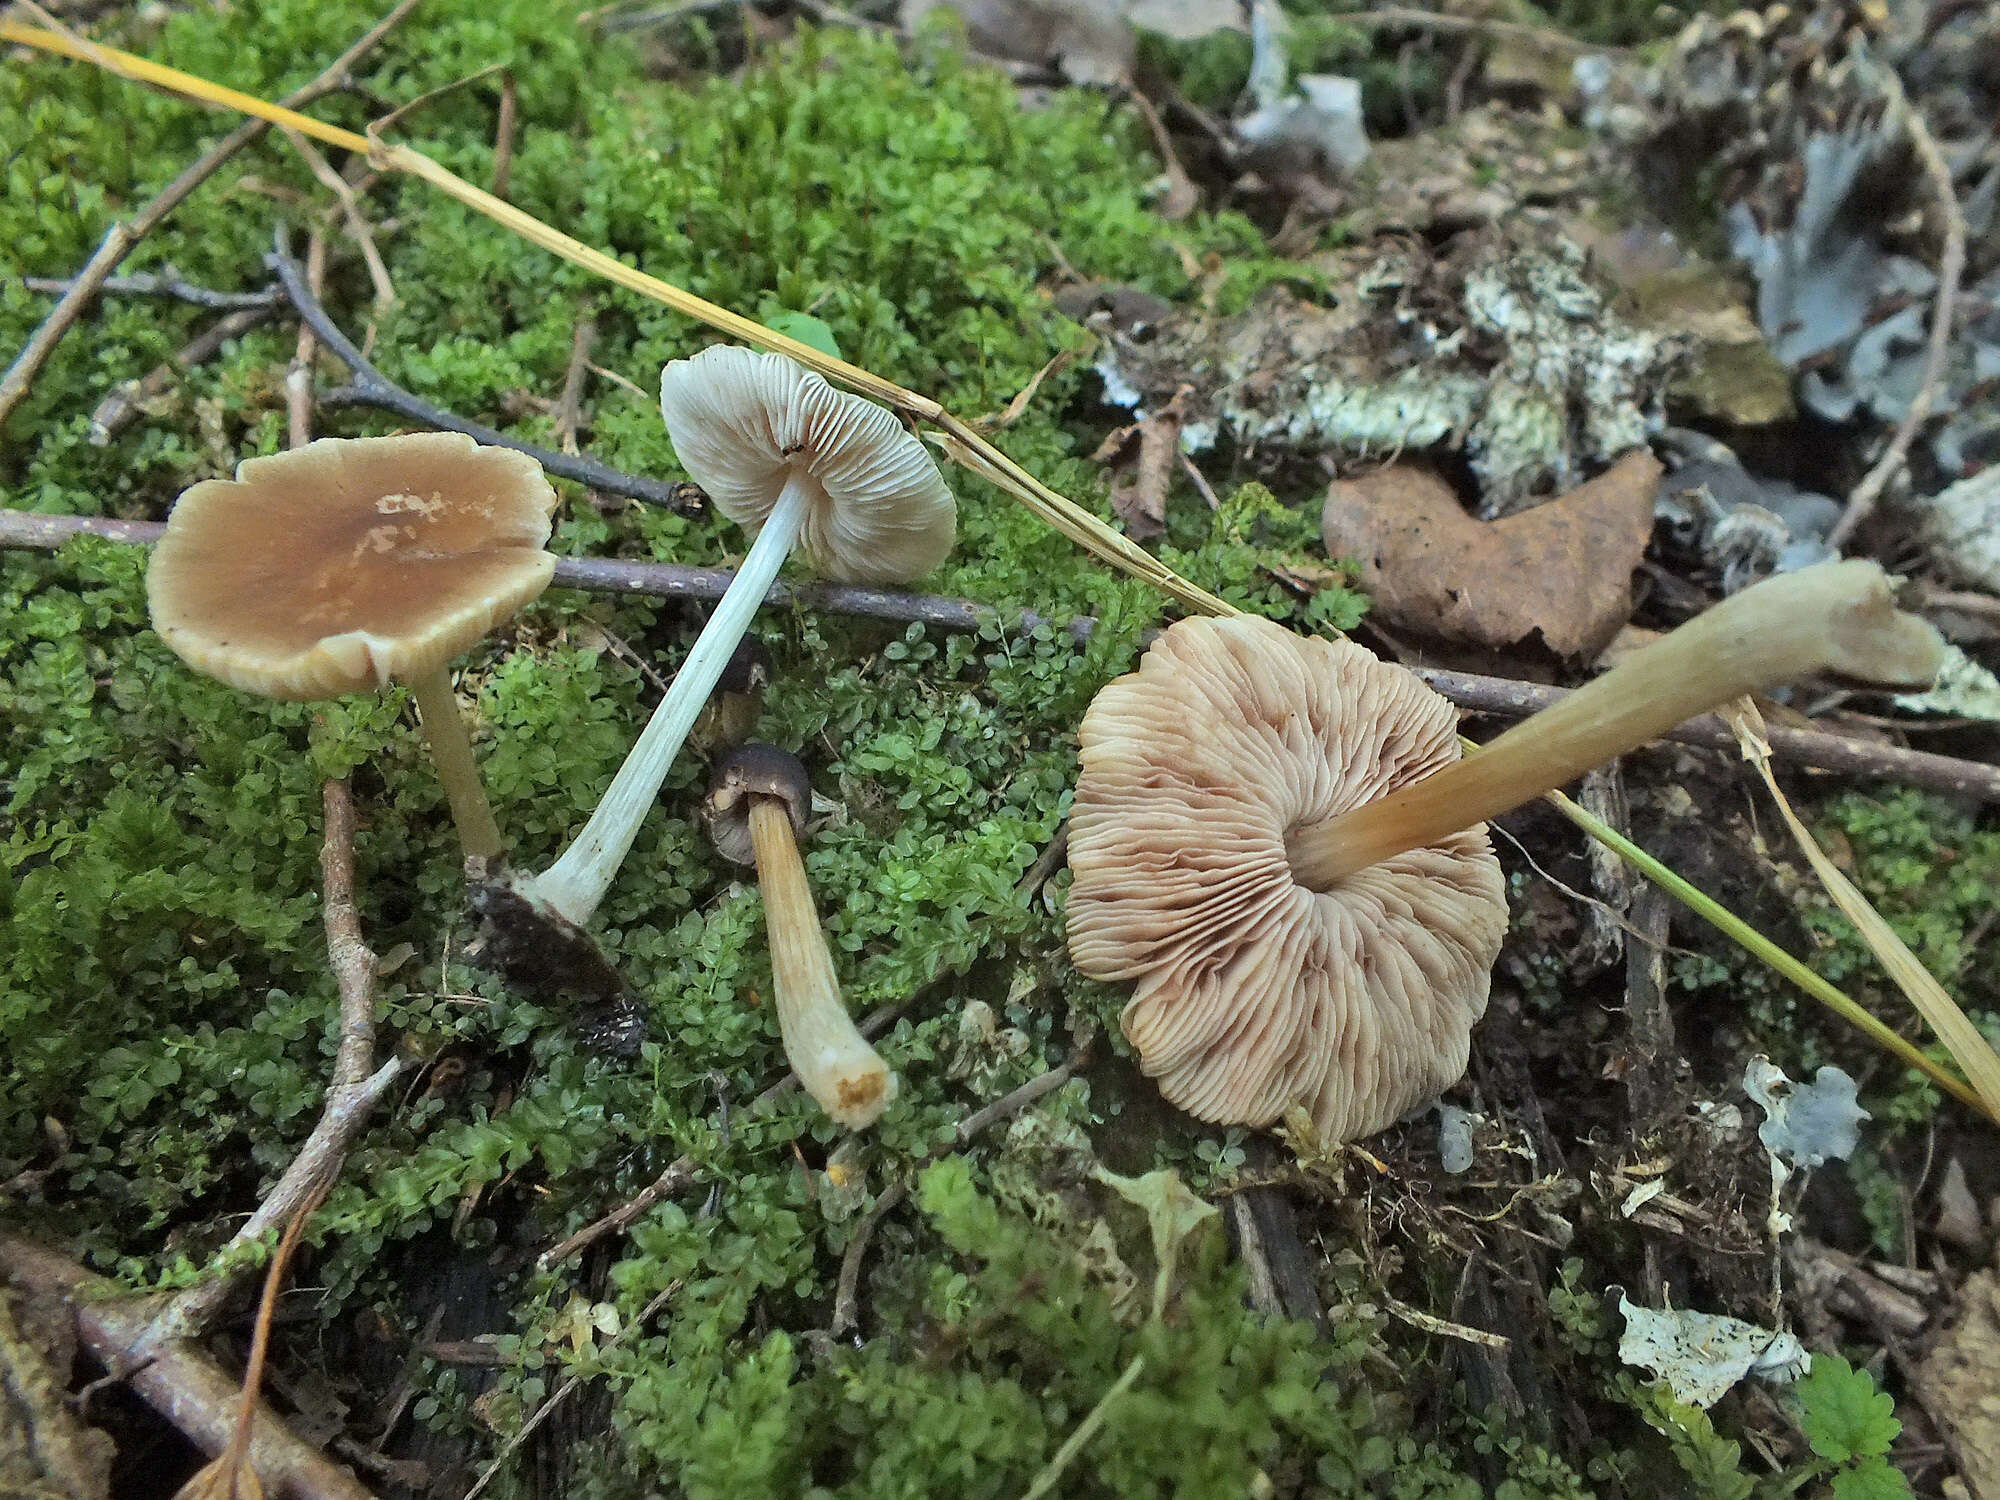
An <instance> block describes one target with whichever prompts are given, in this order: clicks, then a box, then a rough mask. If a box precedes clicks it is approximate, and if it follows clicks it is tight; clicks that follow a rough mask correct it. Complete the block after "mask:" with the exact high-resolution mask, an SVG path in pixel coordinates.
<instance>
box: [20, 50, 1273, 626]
mask: <svg viewBox="0 0 2000 1500" xmlns="http://www.w3.org/2000/svg"><path fill="white" fill-rule="evenodd" d="M0 41H10V42H18V43H20V44H21V45H23V46H27V47H36V48H39V49H41V50H42V51H44V52H53V53H57V54H59V55H61V56H63V57H72V58H76V59H78V60H79V61H83V62H89V63H95V64H96V65H97V66H99V67H101V68H104V69H106V70H107V71H109V72H112V73H116V74H119V75H120V76H121V77H125V78H131V79H135V80H137V81H139V82H142V83H150V84H154V85H157V86H158V87H160V88H164V89H170V90H172V91H173V92H175V93H178V94H183V95H186V96H187V97H189V98H193V99H201V100H205V101H207V102H208V103H211V104H220V105H224V106H226V107H228V108H230V109H234V110H239V111H241V112H242V113H244V114H247V115H253V116H255V117H256V118H258V119H261V120H269V121H270V122H271V123H272V124H274V125H287V126H290V127H291V128H292V129H294V130H297V131H299V132H300V133H301V134H303V135H308V136H311V137H312V138H313V139H315V140H319V141H324V142H325V143H326V144H328V145H330V146H339V147H342V148H343V149H345V150H349V151H359V152H362V153H363V154H365V155H366V156H367V157H368V159H369V161H370V163H371V164H372V165H374V166H375V167H376V168H378V169H380V170H385V171H396V172H405V173H408V174H409V175H410V176H412V177H417V178H421V179H422V180H423V181H425V182H428V183H429V184H431V186H433V187H435V188H437V189H438V190H439V191H440V192H442V193H444V194H446V195H447V196H449V197H452V198H455V199H457V200H458V201H459V202H460V203H463V204H465V205H466V207H468V208H471V209H473V210H475V211H476V212H478V213H481V214H484V215H485V216H486V217H487V218H489V219H492V220H493V221H494V222H495V223H497V224H500V225H502V226H504V227H505V228H507V229H511V230H512V231H513V232H514V233H515V234H518V235H520V236H521V238H523V239H525V240H528V241H530V242H531V243H533V244H537V245H540V246H541V247H542V248H543V249H544V250H547V251H550V252H551V253H553V254H555V255H559V256H561V257H562V258H563V259H564V260H567V261H569V262H570V263H572V264H573V265H578V266H582V267H583V268H584V269H585V270H587V271H590V272H592V273H593V274H595V275H598V276H601V277H603V278H604V279H605V280H606V281H609V282H611V283H613V284H614V285H617V286H622V287H624V288H626V289H627V290H628V291H634V292H637V293H639V294H640V295H641V296H643V297H650V298H651V299H652V300H653V301H655V302H659V303H662V304H664V305H665V306H667V307H671V308H672V309H673V310H674V311H675V312H678V313H681V314H683V315H684V316H686V317H690V318H693V319H695V320H696V321H697V322H701V323H706V324H707V325H708V326H709V327H711V328H715V329H718V330H720V331H721V332H723V333H726V334H728V335H729V336H730V337H731V338H734V339H740V340H741V341H743V342H744V343H746V344H755V345H757V346H758V347H759V348H763V349H770V350H773V351H775V352H776V353H779V354H785V355H789V356H790V357H791V358H793V359H795V360H797V361H798V362H799V363H800V364H802V365H804V366H805V367H806V368H807V369H809V370H815V371H817V372H818V373H819V374H821V375H823V376H825V377H826V378H827V379H828V380H833V381H838V382H839V383H840V384H842V385H844V386H846V387H848V388H849V389H850V390H855V391H859V392H860V393H861V394H862V395H864V396H868V397H870V398H872V399H874V400H876V401H880V402H882V403H884V404H885V405H888V406H891V407H894V408H895V409H896V410H898V411H901V412H903V413H905V414H906V415H908V416H909V417H911V418H912V419H914V420H916V421H919V422H930V423H933V424H934V425H936V426H938V427H941V428H943V429H944V431H945V432H946V433H947V434H948V438H947V449H948V451H952V452H953V454H954V456H955V457H958V458H959V459H960V461H961V462H964V463H965V464H966V466H967V467H968V468H970V469H972V470H973V471H974V472H975V473H977V474H979V475H980V476H981V477H982V478H984V479H986V480H987V481H988V482H989V483H991V484H992V485H994V486H995V487H996V488H998V489H1001V490H1003V491H1005V492H1006V493H1007V494H1009V495H1012V496H1013V497H1014V498H1015V499H1016V500H1017V501H1019V502H1020V503H1021V504H1023V505H1025V506H1026V507H1027V508H1028V509H1029V510H1030V511H1032V512H1033V513H1034V514H1035V515H1037V516H1039V517H1041V518H1042V519H1043V520H1044V521H1046V522H1048V523H1049V524H1050V525H1051V526H1053V527H1055V529H1056V530H1058V531H1059V532H1061V533H1062V534H1063V535H1064V536H1065V537H1067V538H1069V540H1071V541H1072V542H1075V543H1076V544H1077V545H1078V546H1080V547H1082V548H1083V549H1084V550H1085V551H1086V552H1089V553H1091V554H1092V555H1093V556H1095V557H1097V558H1098V559H1100V560H1101V561H1103V562H1107V563H1109V564H1111V566H1113V567H1115V568H1118V569H1120V570H1122V571H1124V572H1126V573H1130V574H1132V575H1133V576H1134V577H1136V578H1139V579H1141V580H1143V581H1144V582H1147V583H1150V584H1152V585H1153V586H1154V587H1155V588H1157V589H1159V590H1160V591H1161V592H1163V593H1165V594H1166V595H1167V596H1168V597H1170V598H1172V599H1175V600H1177V601H1178V602H1179V603H1181V604H1182V605H1183V606H1185V607H1186V608H1188V609H1191V610H1194V611H1196V612H1197V613H1200V614H1211V615H1229V614H1235V613H1236V612H1237V611H1236V609H1235V607H1234V606H1233V605H1231V604H1229V603H1228V602H1227V601H1225V600H1223V599H1220V598H1218V597H1217V596H1216V595H1214V594H1211V593H1209V592H1208V591H1207V590H1206V589H1203V588H1198V587H1196V586H1195V585H1194V584H1192V583H1190V582H1188V581H1187V580H1186V579H1184V578H1182V577H1181V576H1180V575H1179V574H1177V573H1175V572H1174V571H1173V569H1171V568H1169V567H1168V566H1167V565H1166V564H1165V563H1163V562H1161V561H1160V560H1159V559H1158V558H1157V557H1154V556H1153V555H1152V554H1151V553H1150V552H1147V551H1146V550H1145V549H1144V548H1143V547H1141V546H1139V545H1138V544H1137V543H1136V542H1134V541H1132V540H1131V538H1129V537H1127V536H1126V535H1125V534H1124V533H1123V532H1121V531H1118V530H1117V529H1116V528H1114V527H1112V526H1109V525H1107V524H1106V523H1105V522H1103V521H1101V520H1099V519H1098V518H1097V517H1096V516H1093V515H1092V514H1091V513H1090V512H1089V511H1087V510H1085V509H1084V508H1083V507H1082V506H1080V505H1078V504H1076V502H1075V501H1073V500H1070V499H1068V498H1066V497H1065V496H1063V495H1060V494H1058V493H1057V492H1056V491H1054V490H1052V489H1050V488H1049V487H1048V486H1047V485H1045V484H1043V483H1042V482H1041V481H1040V480H1038V479H1036V478H1035V477H1034V476H1033V475H1032V474H1030V473H1029V472H1028V471H1027V470H1026V469H1023V468H1022V467H1021V466H1020V465H1019V464H1017V463H1015V462H1014V460H1012V459H1011V458H1008V457H1007V456H1006V454H1004V453H1002V452H1001V451H1000V450H999V449H998V448H995V447H994V446H993V445H992V444H991V443H990V442H988V441H987V440H986V438H985V437H984V436H982V435H981V434H980V433H978V432H976V431H974V430H973V428H972V427H971V425H970V424H969V423H966V422H964V421H962V420H960V419H959V418H957V417H954V416H953V415H952V414H951V413H949V412H947V411H946V410H945V409H944V408H943V407H942V406H940V405H939V404H938V403H937V402H936V401H933V400H932V399H931V398H930V397H928V396H920V395H918V394H917V393H916V392H915V391H912V390H908V389H906V388H905V387H903V386H900V385H897V384H896V383H895V382H894V381H891V380H885V379H883V378H882V377H881V376H880V375H876V374H874V373H872V372H870V371H868V370H864V369H862V368H861V367H860V366H859V365H851V364H849V363H848V362H847V361H846V360H844V359H835V358H834V357H833V356H831V355H829V354H826V353H823V352H822V351H820V350H818V349H815V348H813V347H812V346H811V345H809V344H802V343H800V342H799V341H798V340H797V339H793V338H787V337H786V336H785V335H784V334H782V333H779V332H777V331H776V330H775V329H771V328H766V327H765V326H764V325H763V324H762V323H758V322H755V321H753V320H752V319H749V318H746V317H744V316H743V315H742V314H740V313H733V312H731V311H730V310H729V309H728V308H726V307H720V306H717V305H716V304H715V303H713V302H710V301H708V300H706V299H705V298H702V297H697V296H695V295H694V293H692V292H688V291H683V290H682V289H681V288H680V287H677V286H675V285H674V284H673V283H672V282H668V281H662V280H660V278H659V277H657V276H648V275H647V274H646V273H645V272H644V271H641V270H638V269H636V268H635V267H632V266H628V265H626V264H625V263H624V262H623V261H620V260H617V259H614V258H613V257H612V256H609V255H606V254H605V253H604V252H603V251H602V250H598V249H594V248H593V247H591V246H589V245H586V244H585V243H584V242H583V241H581V240H579V239H576V238H574V237H572V236H570V235H567V234H564V233H563V232H562V231H561V230H560V229H557V228H555V227H554V226H553V225H549V224H545V223H543V222H542V221H541V220H540V219H537V218H536V217H535V216H534V215H533V214H530V213H524V212H523V211H522V210H520V209H518V208H516V207H515V206H514V205H513V204H511V203H509V202H507V201H506V200H505V199H502V198H496V197H494V196H493V194H491V193H489V192H486V191H484V190H483V189H481V188H477V187H474V186H473V185H472V184H471V183H469V182H467V181H466V180H465V179H464V178H463V177H460V176H459V175H458V174H457V173H455V172H452V171H450V170H449V169H447V168H445V167H443V166H440V165H439V164H438V163H437V162H435V161H433V160H431V158H429V157H428V156H426V155H424V154H423V153H422V152H421V151H418V150H416V149H414V148H413V147H410V146H404V145H388V144H385V143H383V142H382V141H380V140H376V139H371V138H370V137H368V136H363V135H357V134H355V133H354V132H353V131H351V130H342V129H340V128H339V127H338V126H334V125H327V124H325V123H323V122H321V121H319V120H315V119H313V118H312V117H311V116H310V115H302V114H299V113H298V112H297V111H296V110H289V109H285V108H282V107H281V106H279V105H276V104H272V103H270V102H269V101H267V100H264V99H259V98H258V97H257V96H256V95H254V94H245V93H241V92H239V91H238V90H236V89H231V88H224V87H223V86H222V85H220V84H217V83H211V82H209V81H208V80H207V79H205V78H199V77H196V76H195V75H194V74H192V73H183V72H181V71H179V70H178V69H176V68H169V67H164V66H162V65H161V64H159V63H154V62H148V61H147V60H146V59H145V58H143V57H137V56H134V55H133V54H132V53H129V52H121V51H119V50H118V49H117V48H115V47H102V46H99V45H97V44H96V43H94V42H84V41H79V40H75V39H73V38H70V37H67V36H64V35H62V34H61V33H59V32H54V31H50V30H48V29H46V28H44V27H40V26H23V25H21V24H20V23H19V22H17V21H0ZM968 455H969V457H968Z"/></svg>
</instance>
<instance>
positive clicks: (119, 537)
mask: <svg viewBox="0 0 2000 1500" xmlns="http://www.w3.org/2000/svg"><path fill="white" fill-rule="evenodd" d="M505 446H508V447H518V446H519V445H518V444H515V443H513V442H512V441H508V442H507V443H506V445H505ZM161 530H162V527H161V526H160V524H159V523H158V522H153V521H119V520H113V519H109V518H105V517H99V516H43V515H34V514H31V513H29V512H26V511H15V510H4V509H0V551H5V550H8V549H10V548H18V549H25V550H33V551H53V550H54V549H56V548H58V547H60V546H62V544H63V543H64V542H66V541H68V540H69V539H70V538H71V537H73V536H78V535H87V536H98V537H103V538H105V539H106V540H109V541H114V542H125V543H131V544H135V545H141V546H144V545H150V544H151V543H152V542H154V541H156V540H157V539H158V537H159V535H160V532H161ZM735 576H736V575H735V573H734V572H732V571H731V570H730V569H728V568H699V567H692V566H690V565H688V564H685V563H660V562H641V561H630V562H627V561H621V560H619V559H616V558H602V557H565V558H559V559H558V560H557V562H556V571H555V580H554V584H553V586H554V587H556V588H571V589H582V590H584V591H585V592H586V593H593V594H631V595H634V596H636V597H639V598H645V599H685V600H689V601H696V602H706V603H712V602H713V601H715V600H717V599H720V598H721V597H722V596H723V594H724V593H725V592H727V590H728V588H729V584H730V580H732V579H733V578H734V577H735ZM765 602H766V604H768V605H770V606H774V607H778V608H786V607H791V608H797V609H809V610H817V611H819V612H821V613H823V614H835V615H854V616H859V617H861V618H865V619H873V620H891V621H895V622H897V623H899V624H920V625H925V626H928V627H930V628H932V629H935V630H944V631H951V632H954V633H960V634H964V633H970V632H974V631H978V630H982V629H984V628H986V627H987V626H990V625H998V626H1001V627H1002V628H1004V629H1007V630H1010V631H1017V632H1021V633H1027V632H1031V631H1035V630H1039V629H1041V628H1042V627H1044V626H1050V627H1053V628H1054V629H1057V630H1059V631H1061V632H1062V633H1063V634H1065V635H1067V636H1069V637H1070V638H1071V639H1072V640H1074V641H1077V642H1079V643H1081V642H1083V641H1087V640H1089V639H1090V637H1091V635H1092V634H1093V633H1094V632H1095V630H1096V627H1097V621H1095V620H1093V619H1091V618H1090V617H1089V616H1088V615H1084V616H1079V617H1077V618H1075V619H1070V620H1052V619H1050V618H1049V617H1048V616H1046V615H1042V614H1039V613H1037V612H1036V611H1034V610H1031V609H1024V610H1019V611H1003V610H1000V609H997V608H995V607H994V606H993V605H990V604H982V603H980V602H979V601H978V600H974V599H954V598H950V597H948V596H946V595H942V594H909V593H901V592H897V591H895V590H889V589H871V588H861V587H857V586H854V585H849V584H836V583H789V582H785V581H783V580H780V581H779V582H778V583H775V584H773V585H772V587H771V590H770V592H769V593H768V594H767V595H766V596H765ZM1408 670H1410V671H1412V672H1414V673H1416V675H1417V676H1418V677H1421V678H1422V679H1423V680H1424V681H1425V682H1426V683H1427V684H1429V686H1430V687H1431V688H1432V689H1433V690H1434V691H1436V692H1438V693H1441V694H1443V695H1444V696H1445V697H1446V698H1449V699H1450V700H1451V701H1452V702H1453V703H1455V704H1457V705H1458V706H1459V707H1460V708H1463V709H1467V710H1469V711H1471V712H1473V713H1486V714H1500V715H1505V716H1507V717H1509V718H1514V717H1520V716H1523V715H1527V714H1532V713H1537V712H1539V711H1540V710H1542V709H1544V708H1547V707H1548V706H1549V705H1550V704H1552V703H1555V702H1557V701H1559V700H1560V699H1561V698H1562V696H1563V694H1564V692H1565V691H1566V689H1563V688H1557V687H1549V686H1547V685H1546V684H1544V683H1539V682H1516V681H1514V680H1513V679H1511V678H1506V677H1483V676H1480V675H1479V674H1478V673H1475V672H1447V671H1443V670H1441V669H1438V668H1433V667H1412V668H1409V669H1408ZM1770 737H1771V749H1772V751H1773V752H1774V753H1775V754H1776V755H1777V757H1778V759H1779V760H1781V761H1784V762H1786V763H1787V764H1791V765H1797V766H1803V767H1807V768H1810V769H1812V770H1819V771H1838V772H1843V773H1846V774H1848V775H1853V776H1875V777H1880V778H1883V779H1885V780H1895V781H1902V782H1906V783H1908V784H1909V785H1911V786H1916V787H1923V788H1924V789H1926V790H1928V791H1934V792H1943V793H1946V794H1948V795H1952V796H1963V797H1977V798H1979V799H1980V800H1981V801H1985V802H1993V803H2000V766H1989V765H1985V764H1982V763H1981V762H1979V761H1974V760H1960V759H1958V758H1956V757H1954V756H1949V755H1934V754H1931V753H1930V752H1928V751H1924V750H1906V749H1904V748H1902V747H1901V746H1899V745H1876V744H1871V743H1869V742H1868V741H1866V740H1857V739H1852V738H1850V737H1848V736H1847V735H1843V734H1832V733H1829V732H1827V731H1825V730H1819V729H1784V728H1773V729H1772V730H1771V731H1770ZM1661 739H1663V740H1665V741H1668V742H1671V743H1673V744H1680V745H1695V746H1701V747H1704V748H1707V749H1712V750H1734V749H1735V748H1736V740H1735V737H1734V736H1733V735H1732V734H1731V733H1730V732H1729V727H1728V726H1727V725H1726V724H1724V723H1723V722H1722V720H1721V719H1719V718H1717V717H1716V716H1715V715H1713V714H1706V715H1703V716H1702V717H1701V718H1699V719H1690V720H1688V722H1686V723H1685V724H1681V725H1678V726H1676V727H1675V728H1674V729H1672V730H1670V731H1668V733H1666V734H1664V735H1662V736H1661Z"/></svg>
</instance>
